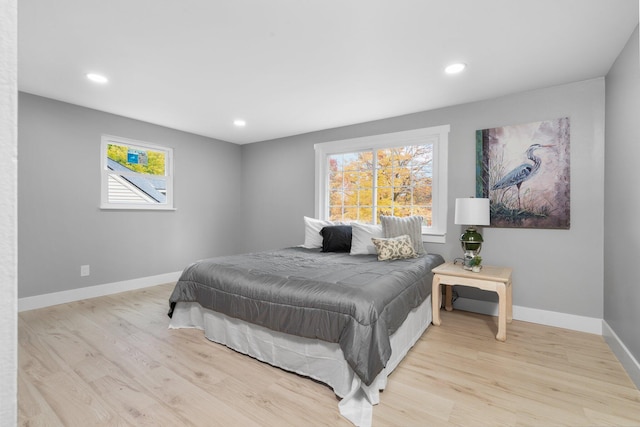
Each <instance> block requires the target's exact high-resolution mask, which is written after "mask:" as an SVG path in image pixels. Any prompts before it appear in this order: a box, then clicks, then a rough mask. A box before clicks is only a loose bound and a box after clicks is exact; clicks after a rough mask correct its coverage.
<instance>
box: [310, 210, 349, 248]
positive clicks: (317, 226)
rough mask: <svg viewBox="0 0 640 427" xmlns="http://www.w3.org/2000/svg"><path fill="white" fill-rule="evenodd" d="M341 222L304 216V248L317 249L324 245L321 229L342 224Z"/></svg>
mask: <svg viewBox="0 0 640 427" xmlns="http://www.w3.org/2000/svg"><path fill="white" fill-rule="evenodd" d="M341 224H342V223H340V222H335V221H327V220H322V219H315V218H309V217H308V216H305V217H304V244H303V245H300V246H302V247H303V248H307V249H315V248H321V247H322V235H321V234H320V230H322V228H323V227H327V226H329V225H341Z"/></svg>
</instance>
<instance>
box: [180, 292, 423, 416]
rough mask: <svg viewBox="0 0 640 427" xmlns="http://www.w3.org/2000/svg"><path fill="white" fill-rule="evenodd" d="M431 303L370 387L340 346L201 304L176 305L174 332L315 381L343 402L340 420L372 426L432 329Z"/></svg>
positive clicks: (403, 329)
mask: <svg viewBox="0 0 640 427" xmlns="http://www.w3.org/2000/svg"><path fill="white" fill-rule="evenodd" d="M431 315H432V313H431V297H430V296H429V297H428V298H427V299H426V300H425V301H424V302H423V303H422V305H420V306H419V307H417V308H415V309H414V310H412V311H411V312H410V313H409V315H408V316H407V319H406V320H405V322H404V323H403V324H402V326H400V328H399V329H398V330H397V331H396V332H395V333H394V334H393V335H392V336H391V350H392V353H391V358H390V359H389V361H388V362H387V366H386V367H385V369H383V370H382V372H380V374H378V376H377V377H376V378H375V380H374V381H373V383H372V384H371V385H370V386H366V385H365V384H364V383H362V381H361V380H360V378H359V377H358V376H357V375H355V373H354V372H353V370H352V369H351V368H350V367H349V365H348V364H347V362H346V360H345V359H344V356H343V354H342V350H341V349H340V346H339V345H338V344H337V343H329V342H325V341H320V340H315V339H310V338H302V337H297V336H294V335H289V334H285V333H282V332H276V331H272V330H270V329H267V328H264V327H261V326H256V325H253V324H250V323H247V322H244V321H242V320H238V319H235V318H232V317H228V316H226V315H224V314H221V313H217V312H214V311H212V310H209V309H206V308H203V307H202V306H201V305H200V304H198V303H196V302H189V303H187V302H179V303H177V304H176V307H175V310H174V312H173V317H172V318H171V321H170V323H169V328H172V329H178V328H198V329H202V330H204V334H205V336H206V337H207V338H208V339H209V340H211V341H214V342H217V343H220V344H224V345H226V346H227V347H229V348H232V349H234V350H236V351H238V352H240V353H244V354H248V355H250V356H252V357H255V358H256V359H258V360H261V361H263V362H266V363H269V364H271V365H274V366H278V367H280V368H283V369H285V370H288V371H292V372H295V373H297V374H300V375H304V376H307V377H311V378H314V379H316V380H318V381H321V382H323V383H325V384H327V385H329V386H330V387H331V388H333V391H334V392H335V394H336V395H338V396H339V397H341V398H342V400H341V401H340V403H339V404H338V407H339V409H340V414H341V415H342V416H343V417H345V418H346V419H348V420H349V421H351V422H352V423H353V424H355V425H356V426H363V427H368V426H371V421H372V416H373V407H372V405H376V404H378V403H379V402H380V391H381V390H384V388H385V387H386V385H387V377H388V375H389V374H391V372H392V371H393V370H394V369H395V368H396V366H398V364H399V363H400V361H401V360H402V359H403V358H404V357H405V356H406V354H407V352H408V351H409V350H410V349H411V347H413V345H414V344H415V343H416V342H417V341H418V339H419V338H420V337H421V336H422V334H423V333H424V331H425V330H426V329H427V327H428V326H429V324H430V323H431Z"/></svg>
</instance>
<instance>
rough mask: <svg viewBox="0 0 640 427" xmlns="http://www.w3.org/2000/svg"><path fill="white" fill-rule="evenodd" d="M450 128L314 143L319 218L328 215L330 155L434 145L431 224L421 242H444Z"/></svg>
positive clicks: (426, 228)
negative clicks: (328, 159)
mask: <svg viewBox="0 0 640 427" xmlns="http://www.w3.org/2000/svg"><path fill="white" fill-rule="evenodd" d="M449 130H450V126H449V125H442V126H433V127H429V128H422V129H414V130H408V131H402V132H394V133H387V134H382V135H373V136H365V137H360V138H352V139H343V140H339V141H330V142H323V143H320V144H315V145H314V149H315V153H316V156H315V157H316V158H315V160H316V178H315V213H316V217H317V218H319V219H327V218H328V217H329V192H328V182H327V181H328V177H329V173H328V172H329V171H328V161H327V158H328V156H330V155H334V154H342V153H353V152H358V151H366V150H377V149H384V148H393V147H401V146H409V145H420V144H433V180H432V187H431V197H432V211H431V222H432V223H431V226H429V227H427V226H423V227H422V241H423V242H430V243H445V240H446V234H447V197H448V194H447V191H448V186H447V176H448V169H447V165H448V154H449V153H448V150H449Z"/></svg>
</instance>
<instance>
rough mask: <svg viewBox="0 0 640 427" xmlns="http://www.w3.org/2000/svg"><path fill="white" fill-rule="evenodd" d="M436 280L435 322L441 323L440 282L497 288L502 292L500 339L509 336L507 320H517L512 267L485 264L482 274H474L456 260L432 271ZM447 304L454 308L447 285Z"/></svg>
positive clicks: (499, 293) (433, 289) (499, 297)
mask: <svg viewBox="0 0 640 427" xmlns="http://www.w3.org/2000/svg"><path fill="white" fill-rule="evenodd" d="M431 271H432V272H433V282H432V287H431V303H432V309H433V310H432V311H433V324H434V325H436V326H439V325H440V323H441V320H440V306H441V305H442V301H441V299H442V293H441V291H440V285H463V286H472V287H474V288H478V289H483V290H485V291H493V292H496V293H497V294H498V334H497V335H496V339H497V340H498V341H506V339H507V323H511V320H512V319H513V293H512V287H511V269H510V268H508V267H492V266H489V265H484V266H482V270H480V272H479V273H474V272H472V271H469V270H465V269H463V268H462V265H456V264H454V263H452V262H447V263H444V264H441V265H439V266H437V267H436V268H434V269H433V270H431ZM446 291H447V294H446V296H445V297H446V299H447V301H445V305H446V308H447V310H448V311H450V307H451V289H450V286H447V290H446Z"/></svg>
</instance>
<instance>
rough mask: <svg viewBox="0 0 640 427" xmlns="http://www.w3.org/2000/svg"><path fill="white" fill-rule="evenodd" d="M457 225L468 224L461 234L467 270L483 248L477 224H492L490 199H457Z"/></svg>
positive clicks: (464, 266)
mask: <svg viewBox="0 0 640 427" xmlns="http://www.w3.org/2000/svg"><path fill="white" fill-rule="evenodd" d="M455 223H456V225H466V226H468V227H467V229H466V230H465V232H464V233H462V235H461V236H460V245H461V246H462V250H463V251H464V265H463V266H462V267H463V268H464V269H465V270H471V268H472V266H473V265H474V264H475V261H474V260H475V258H476V257H477V256H478V254H479V253H480V249H482V242H483V240H482V235H481V234H480V233H478V231H477V230H476V226H477V225H490V216H489V199H479V198H478V199H476V198H473V197H470V198H464V199H456V214H455Z"/></svg>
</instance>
